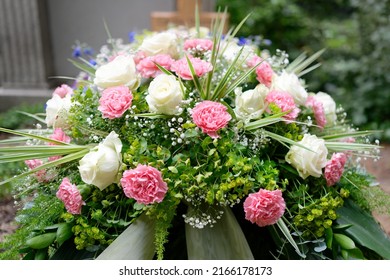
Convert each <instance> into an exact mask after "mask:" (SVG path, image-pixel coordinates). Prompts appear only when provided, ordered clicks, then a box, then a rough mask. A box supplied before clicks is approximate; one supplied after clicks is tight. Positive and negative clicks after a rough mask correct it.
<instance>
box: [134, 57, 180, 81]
mask: <svg viewBox="0 0 390 280" xmlns="http://www.w3.org/2000/svg"><path fill="white" fill-rule="evenodd" d="M174 62H175V60H174V59H173V58H172V57H171V56H170V55H167V54H158V55H154V56H147V57H145V58H143V59H141V60H140V61H139V62H138V63H137V70H138V72H139V73H140V74H141V76H142V77H143V78H155V77H156V76H157V75H159V74H161V73H162V72H161V70H160V69H159V68H158V67H157V66H156V63H157V64H158V65H160V66H162V67H163V68H165V69H167V70H171V65H172V64H173V63H174Z"/></svg>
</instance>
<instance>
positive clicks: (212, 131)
mask: <svg viewBox="0 0 390 280" xmlns="http://www.w3.org/2000/svg"><path fill="white" fill-rule="evenodd" d="M231 118H232V116H231V115H230V114H229V113H228V112H227V108H226V107H225V106H224V105H222V104H221V103H219V102H214V101H202V102H200V103H199V104H198V105H196V106H195V107H194V108H193V109H192V120H193V121H194V123H195V124H196V125H197V126H198V127H199V128H201V129H202V131H203V133H206V134H207V135H209V136H210V137H211V138H219V135H218V134H217V131H218V130H220V129H221V128H224V127H225V126H226V125H227V124H228V123H229V121H230V120H231Z"/></svg>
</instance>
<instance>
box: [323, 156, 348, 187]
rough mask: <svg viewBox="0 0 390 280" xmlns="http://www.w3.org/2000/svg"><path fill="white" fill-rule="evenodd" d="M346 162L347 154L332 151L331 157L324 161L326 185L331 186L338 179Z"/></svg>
mask: <svg viewBox="0 0 390 280" xmlns="http://www.w3.org/2000/svg"><path fill="white" fill-rule="evenodd" d="M346 162H347V155H346V154H345V153H334V154H333V155H332V158H331V159H330V160H329V161H328V162H327V163H326V166H325V171H324V176H325V179H326V184H327V185H328V186H333V185H334V184H336V183H337V182H338V181H340V178H341V176H342V175H343V172H344V166H345V163H346Z"/></svg>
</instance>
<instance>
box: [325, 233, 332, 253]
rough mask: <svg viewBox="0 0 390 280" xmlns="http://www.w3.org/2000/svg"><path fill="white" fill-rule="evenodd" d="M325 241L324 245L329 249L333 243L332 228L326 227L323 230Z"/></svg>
mask: <svg viewBox="0 0 390 280" xmlns="http://www.w3.org/2000/svg"><path fill="white" fill-rule="evenodd" d="M325 241H326V247H328V249H331V248H332V245H333V230H332V228H327V229H326V230H325Z"/></svg>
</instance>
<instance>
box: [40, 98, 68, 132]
mask: <svg viewBox="0 0 390 280" xmlns="http://www.w3.org/2000/svg"><path fill="white" fill-rule="evenodd" d="M71 106H72V101H71V95H70V94H67V95H65V97H64V98H61V96H59V95H58V94H53V97H52V98H51V99H49V100H48V101H47V102H46V118H45V121H46V125H47V126H48V127H53V128H66V127H67V119H68V112H69V110H70V107H71Z"/></svg>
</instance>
